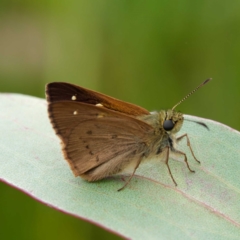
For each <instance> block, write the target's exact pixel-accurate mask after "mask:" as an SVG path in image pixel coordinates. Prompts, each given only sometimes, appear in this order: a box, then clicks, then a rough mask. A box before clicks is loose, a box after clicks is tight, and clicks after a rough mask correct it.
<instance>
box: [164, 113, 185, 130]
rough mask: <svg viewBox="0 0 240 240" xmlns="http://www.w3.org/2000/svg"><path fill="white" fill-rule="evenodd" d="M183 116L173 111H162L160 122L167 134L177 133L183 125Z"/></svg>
mask: <svg viewBox="0 0 240 240" xmlns="http://www.w3.org/2000/svg"><path fill="white" fill-rule="evenodd" d="M183 119H184V118H183V114H182V113H180V112H176V111H174V110H172V109H168V110H166V111H165V110H162V111H160V113H159V120H160V122H161V125H162V127H163V129H164V130H165V131H166V132H171V133H173V134H174V133H176V132H178V131H179V130H180V129H181V127H182V124H183Z"/></svg>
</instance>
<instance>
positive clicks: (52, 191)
mask: <svg viewBox="0 0 240 240" xmlns="http://www.w3.org/2000/svg"><path fill="white" fill-rule="evenodd" d="M0 109H1V113H0V115H1V117H0V133H1V138H0V152H1V158H0V179H1V180H2V181H4V182H6V183H7V184H10V185H12V186H14V187H16V188H18V189H20V190H22V191H24V192H25V193H27V194H29V195H30V196H31V197H33V198H35V199H37V200H39V201H41V202H43V203H44V204H47V205H50V206H52V207H54V208H56V209H57V210H61V211H63V212H65V213H69V214H72V215H74V216H76V217H80V218H83V219H86V220H87V221H92V222H94V223H95V224H98V225H100V226H102V227H104V228H106V229H110V230H112V231H114V232H116V233H118V234H120V235H122V236H124V237H126V238H132V239H218V240H219V239H239V236H240V180H239V173H240V148H239V143H240V134H239V132H237V131H235V130H233V129H231V128H229V127H226V126H224V125H222V124H220V123H217V122H214V121H211V120H206V119H201V118H197V117H193V116H187V115H186V116H185V118H186V119H189V120H194V121H200V122H204V123H205V124H207V126H208V127H209V130H207V129H206V128H204V127H203V126H201V125H199V124H196V123H194V122H191V121H185V122H184V125H183V128H182V130H181V133H188V135H189V138H190V140H191V144H192V148H193V150H194V153H195V155H196V156H197V158H198V159H199V160H200V161H201V164H200V165H199V164H198V163H197V162H196V161H195V160H194V159H193V157H192V156H191V154H190V150H189V148H188V147H187V146H186V141H185V140H183V141H182V143H181V146H180V147H181V149H182V151H184V152H186V153H187V156H188V160H189V164H190V166H191V168H193V169H194V170H195V171H196V172H195V173H190V172H189V171H188V169H187V168H186V166H185V164H184V163H182V162H181V161H180V160H179V161H173V160H170V167H171V170H172V173H173V175H174V177H175V180H176V181H177V183H178V186H177V187H175V186H174V185H173V183H172V181H171V178H170V176H169V174H168V172H167V168H166V165H165V164H164V163H162V162H158V161H153V162H151V163H146V164H142V165H141V166H140V167H139V169H138V170H137V172H136V176H135V177H134V178H133V179H132V181H131V183H130V184H129V185H128V186H127V187H126V188H125V189H124V190H123V191H121V192H118V191H117V189H119V188H120V187H121V186H122V185H123V184H124V181H123V179H124V178H123V177H112V178H109V179H105V180H103V181H99V182H96V183H88V182H86V181H84V180H82V179H81V178H79V177H78V178H75V177H74V176H73V174H72V172H71V171H70V168H69V166H68V164H67V162H66V161H65V160H64V158H63V156H62V153H61V147H60V144H59V142H60V141H59V138H58V137H57V136H56V135H55V133H54V131H53V129H52V127H51V124H50V122H49V119H48V116H47V103H46V101H45V100H43V99H38V98H34V97H30V96H24V95H17V94H2V95H0ZM181 133H180V134H181ZM126 179H127V178H125V180H126Z"/></svg>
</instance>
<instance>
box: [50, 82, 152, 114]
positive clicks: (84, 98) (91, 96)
mask: <svg viewBox="0 0 240 240" xmlns="http://www.w3.org/2000/svg"><path fill="white" fill-rule="evenodd" d="M46 95H47V100H48V102H51V103H53V102H57V101H76V102H82V103H87V104H90V105H96V104H101V105H102V106H104V107H105V108H108V109H111V110H115V111H118V112H122V113H125V114H128V115H132V116H139V115H147V114H150V113H149V112H148V111H147V110H146V109H144V108H141V107H139V106H137V105H134V104H131V103H127V102H124V101H121V100H118V99H115V98H112V97H109V96H107V95H104V94H101V93H98V92H95V91H92V90H89V89H86V88H82V87H79V86H76V85H74V84H70V83H64V82H53V83H49V84H48V85H47V86H46Z"/></svg>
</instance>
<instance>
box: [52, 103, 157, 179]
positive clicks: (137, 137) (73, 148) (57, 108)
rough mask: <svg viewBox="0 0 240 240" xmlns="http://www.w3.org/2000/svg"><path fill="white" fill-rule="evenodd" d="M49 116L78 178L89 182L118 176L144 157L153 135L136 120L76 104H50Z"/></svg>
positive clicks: (148, 128)
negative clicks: (127, 166) (132, 163)
mask: <svg viewBox="0 0 240 240" xmlns="http://www.w3.org/2000/svg"><path fill="white" fill-rule="evenodd" d="M49 117H50V119H51V122H52V124H53V127H54V129H55V131H56V133H57V134H58V135H59V136H60V138H61V139H62V144H63V152H64V155H65V158H66V160H67V161H68V163H69V164H70V166H71V169H72V171H73V172H74V174H75V176H81V177H83V178H85V179H87V180H88V181H95V180H98V179H102V178H104V177H107V176H110V175H112V174H115V173H118V172H120V171H121V170H122V169H123V168H124V166H126V165H127V164H128V163H129V162H130V161H133V162H134V161H136V159H139V157H143V155H144V154H146V151H147V148H148V145H149V139H150V136H152V135H153V134H154V130H153V128H152V127H151V126H150V125H148V124H146V123H145V122H142V121H140V120H138V119H136V118H134V117H131V116H127V115H126V114H123V113H119V112H116V111H113V110H110V109H106V108H104V107H98V106H95V105H91V104H86V103H80V102H74V101H59V102H57V101H56V102H53V103H50V104H49Z"/></svg>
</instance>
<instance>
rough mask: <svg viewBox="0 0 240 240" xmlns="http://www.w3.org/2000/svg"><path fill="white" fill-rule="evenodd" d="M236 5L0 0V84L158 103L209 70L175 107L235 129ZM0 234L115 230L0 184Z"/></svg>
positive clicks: (92, 235) (100, 234) (239, 40)
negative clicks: (70, 88)
mask: <svg viewBox="0 0 240 240" xmlns="http://www.w3.org/2000/svg"><path fill="white" fill-rule="evenodd" d="M239 13H240V1H239V0H231V1H224V0H222V1H219V0H212V1H209V0H201V1H192V0H181V1H176V0H175V1H174V0H172V1H171V0H170V1H169V0H161V1H157V0H156V1H142V0H138V1H136V0H135V1H126V0H101V1H97V0H95V1H94V0H90V1H86V0H85V1H84V0H69V1H62V0H59V1H53V0H49V1H47V0H35V1H29V0H21V1H17V0H16V1H13V0H1V2H0V92H16V93H22V94H28V95H34V96H37V97H41V98H44V86H45V84H46V83H48V82H53V81H66V82H71V83H75V84H78V85H81V86H83V87H87V88H91V89H94V90H97V91H101V92H103V93H105V94H108V95H111V96H114V97H116V98H120V99H122V100H125V101H129V102H132V103H135V104H138V105H140V106H142V107H145V108H147V109H149V110H160V109H162V108H171V107H172V106H173V105H175V104H176V103H177V102H178V101H179V100H180V99H181V98H182V97H184V96H185V95H186V94H187V93H188V92H190V91H191V90H192V89H193V88H195V87H196V86H197V85H198V84H200V83H201V82H202V81H204V80H205V79H206V78H209V77H212V78H213V81H212V82H210V83H209V84H208V85H206V86H205V87H204V88H202V89H201V90H199V91H198V92H196V93H195V94H194V95H193V96H191V97H190V98H189V99H188V100H187V101H185V102H184V103H182V104H181V105H180V106H179V107H178V108H177V109H178V110H181V111H182V112H183V113H186V114H190V115H195V116H200V117H204V118H209V119H213V120H216V121H218V122H222V123H224V124H226V125H229V126H230V127H233V128H235V129H237V130H240V111H239V105H240V14H239ZM26 117H27V116H26ZM209 134H211V133H209ZM13 151H14V149H13ZM226 161H227V159H226ZM0 239H7V240H8V239H19V240H21V239H24V240H27V239H31V240H32V239H34V240H35V239H39V240H41V239H59V240H61V239H69V240H71V239H120V237H118V236H115V235H114V234H112V233H109V232H107V231H105V230H103V229H101V228H99V227H97V226H94V225H93V224H91V223H87V222H85V221H83V220H80V219H76V218H74V217H72V216H68V215H65V214H63V213H61V212H58V211H56V210H54V209H51V208H49V207H47V206H45V205H43V204H40V203H38V202H36V201H35V200H33V199H31V198H30V197H28V196H26V195H25V194H23V193H21V192H19V191H18V190H15V189H13V188H11V187H9V186H7V185H5V184H4V183H0Z"/></svg>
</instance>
